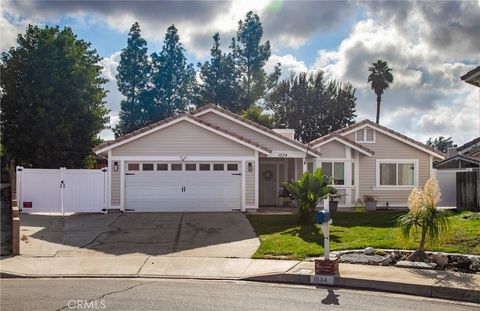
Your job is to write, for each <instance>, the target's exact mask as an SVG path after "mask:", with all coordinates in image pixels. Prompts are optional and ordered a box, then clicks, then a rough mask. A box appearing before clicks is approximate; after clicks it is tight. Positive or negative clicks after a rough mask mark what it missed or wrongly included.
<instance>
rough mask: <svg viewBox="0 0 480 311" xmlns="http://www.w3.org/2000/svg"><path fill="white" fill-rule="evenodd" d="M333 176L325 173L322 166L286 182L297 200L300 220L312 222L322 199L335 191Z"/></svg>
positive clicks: (288, 190) (287, 188) (290, 192)
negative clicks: (297, 178)
mask: <svg viewBox="0 0 480 311" xmlns="http://www.w3.org/2000/svg"><path fill="white" fill-rule="evenodd" d="M331 184H332V178H331V177H330V176H327V175H325V174H324V173H323V171H322V169H321V168H317V169H316V170H315V172H313V173H310V172H305V173H303V176H302V177H301V178H300V179H299V180H297V181H295V180H292V181H290V182H284V183H283V185H284V187H285V189H286V190H287V192H288V193H289V194H290V196H291V197H292V199H293V200H294V201H295V202H296V206H297V209H298V213H299V215H300V221H302V222H311V221H312V220H313V214H314V212H315V207H316V206H317V205H318V203H319V202H320V200H321V199H324V198H325V197H326V196H327V195H328V194H330V193H333V192H334V188H333V187H332V186H331Z"/></svg>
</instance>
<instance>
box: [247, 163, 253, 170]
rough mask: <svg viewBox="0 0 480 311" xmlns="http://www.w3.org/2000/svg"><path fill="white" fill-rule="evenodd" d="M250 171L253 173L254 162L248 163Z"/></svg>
mask: <svg viewBox="0 0 480 311" xmlns="http://www.w3.org/2000/svg"><path fill="white" fill-rule="evenodd" d="M248 171H249V172H251V171H253V165H252V162H248Z"/></svg>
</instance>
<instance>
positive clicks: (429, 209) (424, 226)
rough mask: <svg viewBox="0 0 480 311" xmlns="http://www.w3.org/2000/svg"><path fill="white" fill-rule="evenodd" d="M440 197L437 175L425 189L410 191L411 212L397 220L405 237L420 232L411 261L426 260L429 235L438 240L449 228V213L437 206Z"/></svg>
mask: <svg viewBox="0 0 480 311" xmlns="http://www.w3.org/2000/svg"><path fill="white" fill-rule="evenodd" d="M440 197H441V193H440V187H439V186H438V181H437V179H436V178H435V177H431V178H430V179H429V180H427V182H426V183H425V186H424V187H423V191H422V190H419V189H418V188H414V189H413V190H412V192H410V195H409V196H408V209H409V212H408V213H407V214H404V215H402V216H400V217H399V218H398V220H397V223H398V225H399V226H400V230H401V232H402V235H403V236H404V237H405V238H410V237H411V236H412V235H414V234H416V233H419V234H420V241H419V246H418V249H417V251H416V252H415V253H413V254H412V255H410V256H409V260H411V261H424V260H425V259H426V258H427V255H426V254H425V243H426V240H427V237H428V238H429V240H431V241H434V240H437V239H438V238H439V237H440V235H442V234H444V233H446V232H447V231H448V229H449V226H450V220H449V218H448V213H447V212H446V211H445V210H442V209H438V208H437V207H438V203H439V202H440Z"/></svg>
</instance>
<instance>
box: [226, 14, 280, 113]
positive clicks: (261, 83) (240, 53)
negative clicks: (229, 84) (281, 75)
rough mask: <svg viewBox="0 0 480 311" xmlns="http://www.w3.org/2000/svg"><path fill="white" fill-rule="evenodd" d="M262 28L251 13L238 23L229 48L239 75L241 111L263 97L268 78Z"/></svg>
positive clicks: (268, 45) (266, 43) (267, 54)
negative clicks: (265, 68) (265, 67)
mask: <svg viewBox="0 0 480 311" xmlns="http://www.w3.org/2000/svg"><path fill="white" fill-rule="evenodd" d="M262 36H263V27H262V23H261V22H260V18H259V17H258V15H257V14H254V13H253V12H252V11H250V12H248V13H247V15H246V17H245V20H243V21H239V22H238V30H237V35H236V38H235V39H234V40H233V42H232V46H231V48H232V49H233V51H234V54H235V62H236V64H237V68H238V70H239V72H240V73H241V81H240V83H241V88H242V97H241V104H242V109H247V108H248V107H249V106H250V105H252V104H253V103H255V102H256V101H257V100H258V99H260V98H262V97H263V96H264V95H265V92H266V90H267V84H268V83H267V82H268V76H267V74H266V73H265V70H264V69H263V67H264V66H265V63H266V62H267V61H268V59H269V58H270V54H271V52H270V42H269V41H266V42H265V43H261V40H262Z"/></svg>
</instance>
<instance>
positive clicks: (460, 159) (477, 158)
mask: <svg viewBox="0 0 480 311" xmlns="http://www.w3.org/2000/svg"><path fill="white" fill-rule="evenodd" d="M455 147H456V146H455ZM447 154H448V158H447V159H445V160H443V161H440V162H437V163H435V168H436V169H437V170H450V169H456V170H460V169H470V168H478V167H480V137H477V138H475V139H472V140H471V141H469V142H467V143H465V144H463V145H462V146H460V147H456V148H449V150H448V153H447Z"/></svg>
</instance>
